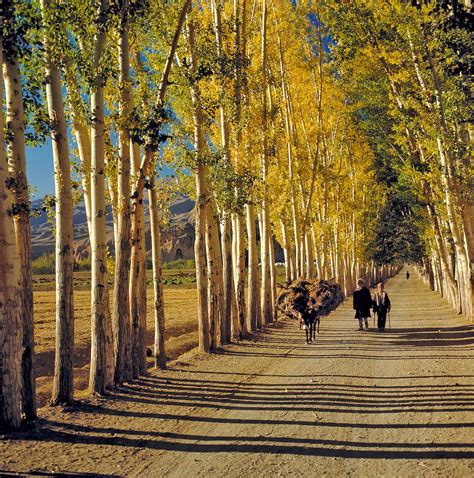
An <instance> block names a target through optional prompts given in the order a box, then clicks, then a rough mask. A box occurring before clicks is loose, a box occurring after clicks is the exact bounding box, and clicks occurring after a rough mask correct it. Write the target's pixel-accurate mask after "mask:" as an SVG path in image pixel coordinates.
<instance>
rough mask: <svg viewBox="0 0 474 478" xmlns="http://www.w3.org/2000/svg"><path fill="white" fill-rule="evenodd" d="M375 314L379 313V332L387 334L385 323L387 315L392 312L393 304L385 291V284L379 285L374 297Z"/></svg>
mask: <svg viewBox="0 0 474 478" xmlns="http://www.w3.org/2000/svg"><path fill="white" fill-rule="evenodd" d="M373 303H374V312H377V317H378V319H377V325H378V328H379V332H385V321H386V320H387V314H388V313H389V312H390V309H391V307H392V304H391V303H390V299H389V297H388V294H387V293H386V292H385V290H384V285H383V282H380V283H378V284H377V292H375V295H374V302H373Z"/></svg>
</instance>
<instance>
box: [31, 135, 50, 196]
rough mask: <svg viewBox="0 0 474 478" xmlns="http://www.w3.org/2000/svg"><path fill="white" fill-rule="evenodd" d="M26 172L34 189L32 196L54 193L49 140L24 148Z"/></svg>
mask: <svg viewBox="0 0 474 478" xmlns="http://www.w3.org/2000/svg"><path fill="white" fill-rule="evenodd" d="M26 173H27V175H28V182H29V184H30V186H31V187H32V188H33V189H34V191H33V198H34V199H38V198H41V197H43V196H44V195H45V194H54V173H53V155H52V151H51V141H50V140H48V141H47V143H46V144H44V145H42V146H38V147H35V148H28V147H27V148H26Z"/></svg>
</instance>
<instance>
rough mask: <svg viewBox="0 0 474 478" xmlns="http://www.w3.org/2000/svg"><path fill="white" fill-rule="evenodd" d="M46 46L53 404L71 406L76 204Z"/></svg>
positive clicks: (55, 74) (57, 85) (45, 0)
mask: <svg viewBox="0 0 474 478" xmlns="http://www.w3.org/2000/svg"><path fill="white" fill-rule="evenodd" d="M50 4H51V2H50V0H42V1H41V9H42V13H43V18H47V17H48V15H47V12H48V7H49V6H50ZM44 45H45V49H46V58H45V77H46V98H47V104H48V114H49V121H50V124H51V139H52V146H53V159H54V180H55V189H56V230H55V234H56V350H55V361H54V384H53V393H52V396H51V404H53V405H58V404H63V403H71V402H72V400H73V393H74V381H73V354H74V302H73V297H74V295H73V294H74V290H73V282H74V281H73V264H74V258H73V252H74V241H73V224H72V212H73V204H72V193H71V171H70V168H71V166H70V163H69V148H68V139H67V125H66V118H65V116H64V106H63V95H62V81H61V72H60V69H59V67H58V65H57V64H55V63H54V62H53V60H52V55H51V51H50V49H51V48H52V45H51V44H50V42H49V35H48V34H46V35H45V38H44Z"/></svg>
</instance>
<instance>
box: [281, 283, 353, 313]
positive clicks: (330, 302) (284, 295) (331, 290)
mask: <svg viewBox="0 0 474 478" xmlns="http://www.w3.org/2000/svg"><path fill="white" fill-rule="evenodd" d="M301 293H303V294H304V295H305V297H306V302H307V303H309V301H310V299H314V300H315V301H316V306H315V308H316V312H317V317H323V316H325V315H328V314H329V313H330V312H332V311H333V310H335V309H336V307H337V306H338V305H339V304H340V303H341V302H342V301H343V300H344V296H343V294H342V289H341V286H340V285H339V284H337V283H335V282H333V281H327V280H319V279H296V280H294V281H293V282H292V283H291V284H289V285H287V286H280V292H279V294H278V297H277V299H276V305H277V307H278V308H279V309H280V310H281V311H282V312H283V314H285V315H286V316H287V317H291V318H295V316H294V314H293V313H291V312H290V309H292V308H293V306H294V305H295V298H296V297H297V296H299V297H301V295H300V294H301Z"/></svg>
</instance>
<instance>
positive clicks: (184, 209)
mask: <svg viewBox="0 0 474 478" xmlns="http://www.w3.org/2000/svg"><path fill="white" fill-rule="evenodd" d="M42 203H43V200H42V199H39V200H35V201H33V202H32V205H31V206H32V209H35V210H38V211H40V210H41V206H42ZM145 207H146V208H148V203H147V202H145ZM107 211H108V212H107V240H108V243H109V248H110V250H111V251H113V250H114V244H113V218H112V212H111V208H110V207H109V208H108V210H107ZM145 216H146V219H145V226H146V233H145V234H146V243H147V251H149V250H150V247H151V246H150V226H149V220H148V217H147V214H145ZM170 216H171V217H170V224H169V226H167V227H164V228H163V229H162V237H161V248H162V259H163V261H172V260H176V259H191V258H193V257H194V201H193V200H192V199H190V198H189V197H183V198H180V199H177V200H175V201H173V202H172V203H171V206H170ZM73 224H74V249H75V257H76V258H77V259H84V258H86V257H88V256H89V254H90V244H89V233H88V230H87V217H86V210H85V205H84V202H83V201H81V202H79V203H78V204H77V205H76V206H75V208H74V212H73ZM31 232H32V253H33V258H34V259H35V258H37V257H39V256H41V255H43V254H45V253H49V252H53V251H54V247H55V243H54V241H55V238H54V228H53V225H52V224H51V222H49V221H48V217H47V214H46V212H43V211H41V213H39V212H38V214H37V215H36V217H33V218H32V219H31Z"/></svg>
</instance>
